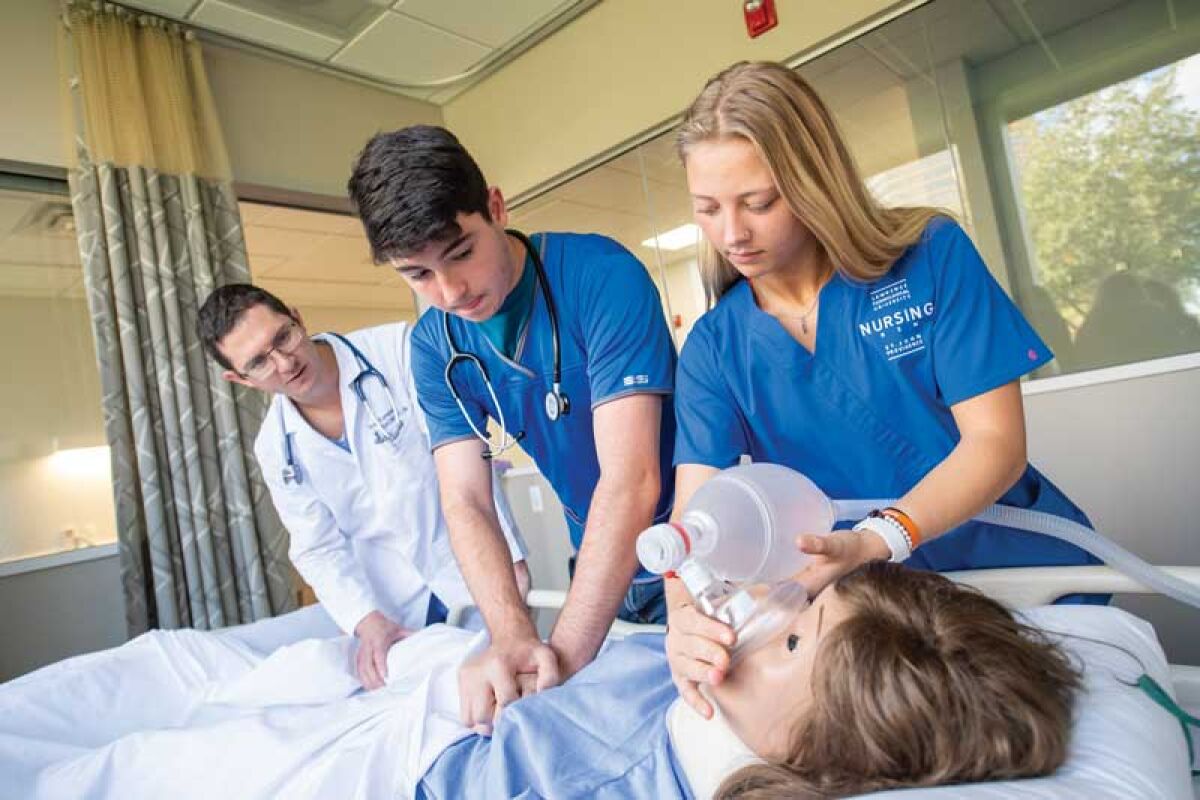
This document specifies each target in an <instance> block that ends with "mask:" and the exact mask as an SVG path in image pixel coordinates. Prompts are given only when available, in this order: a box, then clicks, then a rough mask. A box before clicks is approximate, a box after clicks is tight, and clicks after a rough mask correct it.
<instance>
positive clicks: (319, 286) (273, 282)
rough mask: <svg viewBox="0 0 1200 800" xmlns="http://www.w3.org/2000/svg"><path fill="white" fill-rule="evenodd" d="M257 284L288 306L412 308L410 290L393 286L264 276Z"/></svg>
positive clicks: (399, 309) (300, 307) (301, 307)
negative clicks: (294, 279)
mask: <svg viewBox="0 0 1200 800" xmlns="http://www.w3.org/2000/svg"><path fill="white" fill-rule="evenodd" d="M259 285H260V286H262V287H263V288H264V289H266V290H267V291H269V292H272V293H274V294H276V295H278V296H279V298H280V299H282V300H283V301H284V302H285V303H287V304H288V305H294V306H297V307H298V308H299V309H300V311H301V313H303V312H304V308H305V306H319V307H321V308H385V309H395V310H397V311H408V310H412V309H413V308H414V307H415V306H414V305H413V299H412V293H410V292H409V291H408V289H405V288H402V287H399V286H396V287H386V286H380V285H375V286H365V285H359V284H351V283H339V282H336V281H328V282H326V281H321V282H318V281H293V280H283V279H279V278H264V279H263V280H261V281H259Z"/></svg>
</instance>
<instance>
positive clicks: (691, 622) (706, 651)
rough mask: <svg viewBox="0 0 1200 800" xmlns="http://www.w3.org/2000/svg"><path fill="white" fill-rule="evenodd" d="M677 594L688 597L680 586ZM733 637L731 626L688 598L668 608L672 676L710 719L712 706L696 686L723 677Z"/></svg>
mask: <svg viewBox="0 0 1200 800" xmlns="http://www.w3.org/2000/svg"><path fill="white" fill-rule="evenodd" d="M673 582H675V581H673ZM679 594H681V595H683V596H684V597H687V590H686V589H684V588H683V587H682V586H679ZM735 640H736V634H735V633H734V631H733V629H732V628H730V627H729V626H728V625H726V624H725V623H723V622H718V621H717V620H715V619H713V618H712V617H709V616H708V615H706V614H704V613H703V612H701V611H700V609H698V608H696V606H695V605H694V604H693V603H692V602H691V599H690V597H688V598H687V602H682V603H678V604H676V605H674V606H673V607H670V610H669V613H668V619H667V641H666V649H667V663H668V664H669V665H670V667H671V679H672V680H673V681H674V682H675V687H676V688H677V689H678V690H679V695H680V696H681V697H682V698H683V699H684V701H685V702H687V704H688V705H690V706H691V707H692V708H694V709H695V710H696V712H697V713H699V714H701V715H702V716H703V717H704V718H705V719H711V718H712V714H713V709H712V706H711V705H710V704H709V702H708V701H707V700H705V699H704V696H703V695H701V694H700V689H699V685H700V684H701V683H708V684H712V685H714V686H715V685H717V684H719V683H720V682H721V681H723V680H724V679H725V673H726V672H728V671H729V665H730V653H729V648H731V647H732V646H733V643H734V641H735Z"/></svg>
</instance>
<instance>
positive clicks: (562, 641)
mask: <svg viewBox="0 0 1200 800" xmlns="http://www.w3.org/2000/svg"><path fill="white" fill-rule="evenodd" d="M349 190H350V196H351V199H352V200H353V201H354V203H355V206H356V208H357V210H358V214H359V216H360V217H361V218H362V220H363V227H364V229H365V230H366V233H367V238H368V240H369V241H370V242H371V248H372V252H373V255H374V257H375V260H376V261H378V262H379V263H383V264H390V265H391V266H392V267H393V268H395V269H396V270H397V272H398V273H399V274H400V275H401V277H403V278H404V280H405V281H406V282H407V283H408V284H409V286H410V287H411V288H412V289H413V291H414V292H415V293H416V294H417V295H418V296H420V297H421V298H422V299H423V300H424V301H425V302H426V303H427V304H428V305H429V306H431V308H430V309H429V310H428V311H426V313H425V314H424V315H423V316H422V318H421V320H420V321H419V322H418V323H417V325H416V328H415V330H414V332H413V371H414V375H415V381H416V387H417V395H418V397H419V399H420V402H421V406H422V408H423V409H424V411H425V413H426V417H427V419H428V421H429V428H430V438H431V440H432V444H433V447H434V448H435V453H434V457H435V461H436V463H437V470H438V479H439V482H440V484H441V491H442V506H443V509H444V511H445V514H446V519H447V522H448V524H449V527H450V536H451V540H452V541H453V542H454V550H455V554H456V555H457V556H458V559H459V563H460V564H461V565H462V569H463V573H464V574H465V575H466V578H467V582H468V584H469V585H470V587H471V591H472V594H473V595H474V596H475V597H476V598H477V599H478V606H479V609H480V611H481V613H482V614H483V616H484V618H485V620H486V621H487V625H488V628H489V630H490V631H491V634H492V643H491V645H490V647H489V648H488V649H487V650H486V651H485V652H483V653H481V654H480V655H479V657H478V658H477V659H475V660H473V661H472V663H471V664H470V665H469V667H468V669H466V670H464V675H463V681H462V689H463V696H464V700H465V702H464V717H465V718H466V720H467V721H468V722H469V723H471V724H477V723H478V724H481V725H486V724H488V723H490V721H491V719H492V717H493V710H494V708H495V707H496V706H497V705H504V704H505V703H508V702H510V701H512V700H513V699H515V698H516V694H515V692H516V686H517V680H516V676H517V675H518V674H519V673H522V672H534V673H537V674H538V675H539V685H540V686H542V687H543V688H545V687H547V686H551V685H554V684H556V683H558V682H560V681H562V680H565V679H566V678H568V677H569V676H570V675H572V674H574V673H575V672H576V671H578V670H579V669H580V668H582V667H583V665H584V664H586V663H588V661H590V660H591V659H592V658H593V656H594V655H595V653H596V652H597V650H598V649H599V647H600V645H601V643H602V641H603V639H604V635H605V633H606V631H607V630H608V629H609V626H610V624H611V623H612V621H613V618H614V617H615V616H618V615H619V616H621V617H622V618H623V619H628V620H632V621H636V622H662V621H664V619H665V607H664V605H663V590H662V581H661V579H660V578H659V577H658V576H655V575H650V574H648V573H644V572H639V570H638V565H637V559H636V557H635V555H634V547H633V543H634V539H635V537H636V536H637V534H638V533H639V532H640V531H641V530H642V529H644V528H645V527H646V526H648V525H650V524H651V523H652V522H655V521H665V519H666V517H667V515H668V514H669V512H670V508H671V496H672V492H671V468H670V453H671V449H672V443H673V439H674V430H675V420H674V412H673V408H672V405H671V402H670V395H671V392H672V388H673V383H674V367H675V351H674V345H673V344H672V341H671V336H670V333H669V331H668V329H667V325H666V320H665V319H664V317H663V313H662V306H661V303H660V300H659V297H658V293H657V290H656V289H655V287H654V284H653V281H652V280H651V279H650V276H649V274H648V273H647V272H646V270H645V268H644V267H643V266H642V264H641V263H640V262H638V260H637V259H636V258H635V257H634V256H633V255H632V254H630V253H629V252H628V251H627V250H626V249H625V248H623V247H622V246H621V245H619V244H617V243H616V242H614V241H612V240H611V239H608V238H605V237H603V236H596V235H579V234H570V233H539V234H533V235H530V236H525V235H524V234H522V233H520V232H519V231H510V230H506V228H505V225H506V223H507V221H508V211H507V209H506V207H505V201H504V197H503V195H502V194H501V192H500V190H499V189H498V188H496V187H494V186H493V187H489V186H488V185H487V183H486V181H485V180H484V177H483V174H482V173H481V172H480V169H479V167H478V165H477V164H476V163H475V162H474V160H473V159H472V158H471V156H470V154H469V153H468V152H467V151H466V150H465V148H463V147H462V145H461V144H460V143H459V142H458V140H457V139H455V137H454V136H453V135H452V134H451V133H450V132H449V131H446V130H444V129H442V128H437V127H432V126H421V125H419V126H413V127H410V128H405V129H403V130H399V131H394V132H390V133H381V134H378V135H377V136H375V137H374V138H372V139H371V141H369V142H368V143H367V145H366V147H365V148H364V149H363V151H362V153H361V154H360V155H359V157H358V160H357V163H356V164H355V167H354V172H353V174H352V176H351V178H350V185H349ZM489 422H491V423H494V424H495V426H496V427H497V428H501V430H499V431H497V435H495V436H492V437H491V438H488V437H487V436H486V433H485V432H486V430H487V425H488V423H489ZM481 440H482V441H481ZM518 441H519V443H520V446H521V447H522V448H524V449H525V451H526V452H528V453H529V454H530V455H531V457H532V458H533V460H534V461H535V463H536V464H537V466H538V469H539V470H540V471H541V473H542V474H543V475H544V476H545V477H546V479H547V481H548V482H549V483H550V485H551V486H552V487H553V488H554V491H555V492H556V494H557V495H558V499H559V500H560V501H561V502H562V505H563V508H564V513H565V516H566V522H567V528H568V531H569V533H570V536H571V542H572V545H573V546H575V547H576V548H577V549H578V557H577V559H576V562H575V563H576V564H577V567H576V569H575V571H574V575H573V577H572V581H571V588H570V592H569V594H568V597H567V601H566V605H565V606H564V608H563V611H562V613H561V615H560V616H559V617H558V620H557V622H556V624H555V627H554V630H553V632H552V633H551V636H550V639H549V642H548V643H543V642H542V641H541V640H540V639H539V638H538V636H537V631H536V629H535V628H534V626H533V623H532V621H531V620H530V618H529V615H528V612H527V611H526V609H525V607H524V605H523V604H522V603H521V602H520V597H519V596H518V593H517V590H516V586H515V584H514V582H513V581H512V579H511V577H509V575H508V574H507V573H506V572H505V571H502V570H499V569H497V566H498V565H499V563H500V562H501V561H502V560H504V559H505V558H507V556H506V554H505V552H504V547H503V540H502V539H501V537H500V535H499V529H498V528H497V526H496V522H495V519H494V517H493V515H492V514H491V512H490V511H489V510H488V506H489V503H488V482H489V480H490V471H489V469H488V466H487V464H488V461H487V460H486V459H490V458H491V457H493V456H498V455H500V454H501V453H503V452H504V451H505V449H507V448H509V447H512V446H513V445H514V444H515V443H516V442H518ZM481 456H483V458H481Z"/></svg>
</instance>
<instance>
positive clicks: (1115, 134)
mask: <svg viewBox="0 0 1200 800" xmlns="http://www.w3.org/2000/svg"><path fill="white" fill-rule="evenodd" d="M1005 138H1006V145H1007V148H1006V149H1007V151H1008V153H1009V158H1010V163H1011V166H1012V170H1013V184H1014V194H1015V202H1016V203H1017V204H1018V207H1019V211H1020V216H1019V218H1020V220H1021V223H1022V224H1021V229H1022V234H1023V240H1024V243H1025V246H1026V247H1027V248H1028V251H1027V253H1026V255H1027V264H1028V272H1027V274H1026V275H1025V276H1024V278H1025V291H1024V292H1023V297H1022V299H1023V301H1024V305H1025V309H1026V313H1027V314H1029V316H1030V317H1031V319H1032V320H1033V321H1034V323H1035V324H1036V325H1037V326H1038V327H1039V329H1040V330H1041V332H1042V335H1043V337H1044V338H1046V339H1047V341H1048V342H1049V343H1051V345H1052V347H1053V348H1054V350H1055V352H1056V353H1057V354H1058V362H1059V365H1060V367H1061V368H1062V370H1063V371H1064V372H1072V371H1079V370H1087V369H1094V368H1098V367H1108V366H1114V365H1118V364H1127V363H1131V362H1137V361H1145V360H1149V359H1155V358H1162V357H1166V356H1174V355H1179V354H1182V353H1191V352H1195V351H1198V350H1200V322H1197V318H1196V315H1197V313H1200V222H1198V221H1200V191H1198V185H1200V56H1190V57H1188V58H1184V59H1181V60H1178V61H1175V62H1173V63H1170V64H1168V65H1166V66H1162V67H1157V68H1154V69H1150V70H1147V71H1146V72H1143V73H1141V74H1140V75H1137V76H1135V77H1132V78H1129V79H1127V80H1123V81H1119V82H1116V83H1112V84H1110V85H1108V86H1105V87H1104V88H1101V89H1098V90H1096V91H1092V92H1088V93H1086V94H1081V95H1079V96H1078V97H1074V98H1071V99H1069V100H1067V101H1065V102H1062V103H1058V104H1056V105H1053V106H1050V107H1047V108H1044V109H1041V110H1039V111H1037V112H1035V113H1033V114H1029V115H1028V116H1025V117H1022V118H1020V119H1016V120H1013V121H1012V122H1010V123H1008V124H1007V125H1006V126H1005Z"/></svg>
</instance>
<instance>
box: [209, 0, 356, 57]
mask: <svg viewBox="0 0 1200 800" xmlns="http://www.w3.org/2000/svg"><path fill="white" fill-rule="evenodd" d="M191 21H193V22H196V23H197V24H200V25H203V26H204V27H206V28H211V29H212V30H216V31H220V32H222V33H227V34H229V35H230V36H236V37H237V38H239V39H249V40H251V41H256V42H262V43H265V44H268V45H270V46H272V47H277V48H279V49H281V50H287V51H289V52H292V53H299V54H301V55H305V56H308V57H310V58H316V59H326V58H328V57H329V56H330V55H332V54H333V53H334V51H336V50H337V49H338V48H339V47H341V46H342V41H341V40H340V39H334V38H332V37H330V36H323V35H321V34H319V33H315V32H313V31H310V30H307V29H305V28H301V27H299V26H297V25H292V24H290V23H287V22H283V21H282V20H278V19H274V18H272V17H268V16H266V15H264V14H260V13H257V12H254V11H249V10H246V9H243V8H238V7H236V6H231V5H229V4H228V3H224V2H221V0H204V4H203V5H201V6H200V8H198V9H197V10H196V12H195V13H194V14H193V15H192V16H191Z"/></svg>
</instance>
